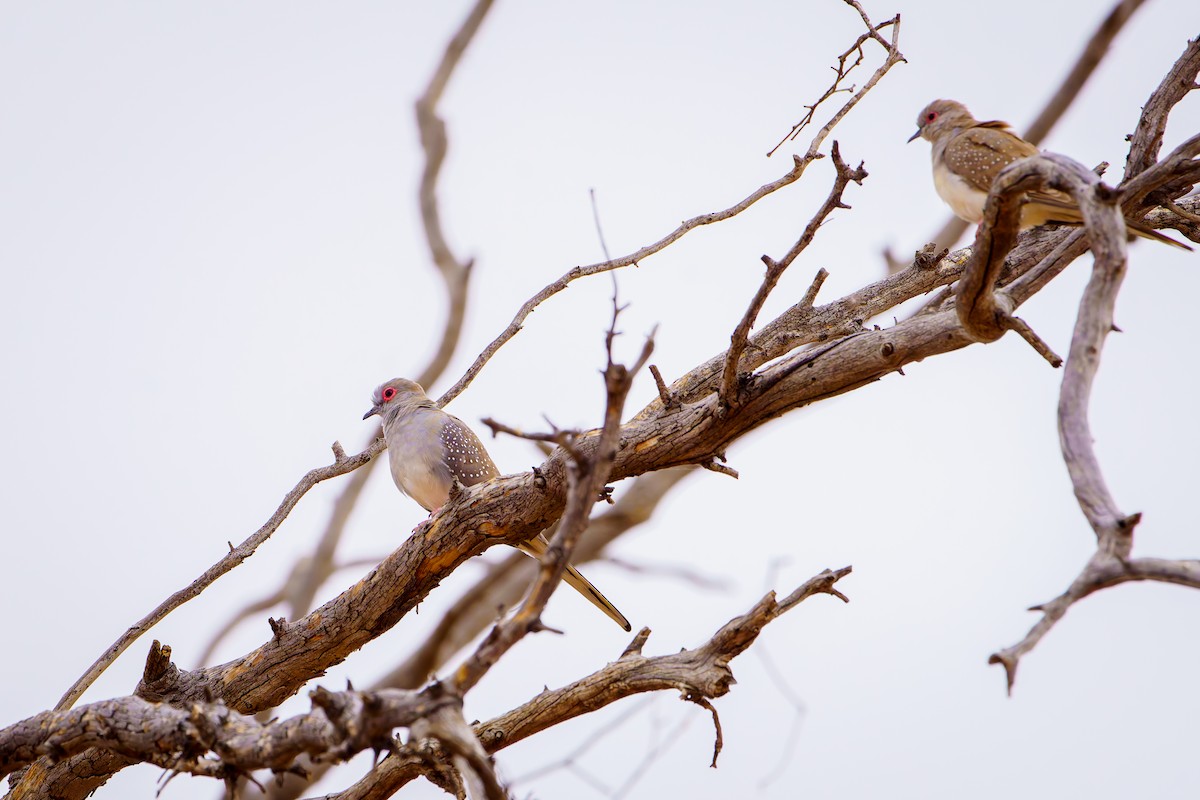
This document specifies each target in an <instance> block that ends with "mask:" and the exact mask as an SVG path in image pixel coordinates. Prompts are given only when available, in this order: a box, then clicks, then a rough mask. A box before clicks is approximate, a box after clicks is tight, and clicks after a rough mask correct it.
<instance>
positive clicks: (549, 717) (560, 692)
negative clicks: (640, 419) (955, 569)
mask: <svg viewBox="0 0 1200 800" xmlns="http://www.w3.org/2000/svg"><path fill="white" fill-rule="evenodd" d="M850 571H851V569H850V567H844V568H842V569H839V570H825V571H824V572H822V573H821V574H820V575H817V576H815V577H813V578H810V579H809V580H807V581H805V582H804V583H803V584H802V585H801V586H800V587H798V588H797V589H796V590H795V591H794V592H792V593H791V594H790V595H788V597H787V598H785V599H784V600H783V601H777V600H776V598H775V593H774V592H771V593H769V594H767V595H766V596H765V597H763V598H762V600H760V601H759V602H758V603H757V604H756V605H755V606H754V607H753V608H752V609H750V611H748V612H747V613H746V614H743V615H742V616H739V617H735V618H734V619H732V620H730V621H729V622H727V623H726V624H725V625H724V626H722V627H721V628H720V630H718V631H717V632H716V633H715V634H713V636H712V637H711V638H710V639H709V640H708V641H707V642H705V643H704V644H703V645H701V646H699V647H696V648H692V649H688V650H682V651H680V652H678V653H671V654H669V655H664V656H643V655H642V647H643V645H644V644H645V642H646V640H647V637H648V636H649V633H650V632H649V630H647V629H642V631H640V632H639V633H638V635H637V636H636V637H635V638H634V643H633V644H631V645H630V647H629V648H626V650H625V652H624V654H622V656H621V657H620V658H619V659H617V660H616V661H614V662H612V663H610V664H608V665H607V666H606V667H604V668H603V669H600V670H598V671H597V672H594V673H592V674H591V675H589V676H587V677H586V678H583V679H581V680H578V681H575V682H574V683H572V684H569V685H567V686H564V687H562V688H561V689H551V690H548V691H545V692H542V693H541V694H539V695H538V696H537V697H535V698H533V699H532V700H530V701H529V702H527V703H525V704H524V705H522V706H520V707H518V708H515V709H513V710H512V711H509V712H508V713H506V714H502V715H500V716H498V717H495V718H494V719H491V720H488V721H486V722H481V723H479V724H477V725H476V726H475V733H476V735H477V736H478V737H479V740H480V742H482V743H483V746H484V748H485V749H486V750H487V751H488V752H489V753H495V752H498V751H500V750H502V749H504V748H506V747H508V746H510V745H513V744H516V743H517V742H520V741H522V740H524V739H528V738H529V737H530V736H534V735H535V734H538V733H541V732H542V731H545V730H548V729H550V728H553V727H554V726H556V725H559V724H561V723H563V722H566V721H567V720H570V719H574V718H575V717H578V716H580V715H582V714H587V713H591V712H592V711H595V710H597V709H600V708H603V707H605V706H607V705H610V704H612V703H614V702H616V701H618V700H621V699H623V698H626V697H632V696H633V695H636V694H641V693H644V692H656V691H663V690H676V691H678V692H680V693H681V697H682V699H685V700H689V699H691V698H696V699H703V700H705V701H710V700H714V699H716V698H718V697H722V696H724V695H725V694H728V693H729V690H730V689H731V688H732V686H733V683H734V680H733V672H732V670H731V669H730V666H729V664H730V662H731V661H732V660H733V659H734V658H736V657H737V656H738V655H739V654H741V653H743V652H745V651H746V649H747V648H749V647H750V645H752V644H753V643H754V641H755V640H756V639H757V637H758V635H759V633H761V632H762V629H763V628H764V627H766V626H767V625H768V624H770V623H771V622H772V621H774V620H776V619H778V618H779V617H780V616H781V615H782V614H784V613H786V612H787V611H789V610H791V609H792V608H794V607H795V606H796V605H798V604H799V603H800V602H802V601H803V600H805V599H807V598H809V597H812V596H813V595H816V594H831V595H833V596H835V597H838V598H839V599H841V600H843V601H846V597H845V595H843V594H842V593H841V592H840V591H838V590H837V589H836V588H835V584H836V583H837V582H838V581H839V580H841V579H842V578H844V577H845V576H846V575H848V574H850ZM847 602H848V601H847ZM709 707H710V709H711V705H710V706H709ZM421 774H422V769H421V759H420V758H419V757H417V756H416V754H414V753H412V752H410V750H409V748H408V747H407V746H405V747H401V748H400V749H399V750H398V751H397V752H396V753H395V754H394V755H392V756H391V757H389V758H387V759H385V760H384V761H383V762H382V763H381V764H380V765H379V767H378V768H377V769H375V770H374V771H372V772H371V773H370V774H368V775H366V776H364V777H363V778H362V779H360V780H359V781H358V783H356V784H354V785H353V786H351V787H349V788H348V789H346V790H345V791H344V792H340V793H338V794H336V795H332V796H331V797H332V798H336V799H337V800H367V799H368V798H386V797H391V796H392V795H393V794H394V793H395V792H396V791H398V790H399V789H400V788H401V787H402V786H404V785H405V784H406V783H408V782H409V781H411V780H413V779H414V778H416V777H418V776H419V775H421Z"/></svg>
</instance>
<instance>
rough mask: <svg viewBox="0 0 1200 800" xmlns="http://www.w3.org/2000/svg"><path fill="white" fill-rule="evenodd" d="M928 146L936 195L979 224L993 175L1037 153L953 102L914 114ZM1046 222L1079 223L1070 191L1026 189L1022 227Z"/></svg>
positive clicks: (1144, 231) (1142, 228)
mask: <svg viewBox="0 0 1200 800" xmlns="http://www.w3.org/2000/svg"><path fill="white" fill-rule="evenodd" d="M917 137H920V138H922V139H925V140H926V141H928V142H929V143H930V144H931V145H933V146H932V148H931V150H930V156H931V160H932V163H933V185H934V188H935V189H936V190H937V193H938V196H939V197H941V198H942V200H944V201H945V202H946V205H948V206H950V210H951V211H953V212H954V213H955V215H956V216H958V217H959V218H960V219H964V220H966V221H967V222H974V223H978V222H980V220H982V219H983V207H984V204H985V203H986V202H987V196H988V192H989V191H991V188H992V183H993V182H994V181H995V180H996V176H997V175H999V174H1000V172H1001V171H1002V170H1003V169H1004V168H1005V167H1007V166H1008V165H1009V164H1011V163H1013V162H1014V161H1017V160H1019V159H1022V158H1028V157H1029V156H1033V155H1037V153H1038V149H1037V147H1035V146H1034V145H1032V144H1030V143H1029V142H1027V141H1025V140H1024V139H1022V138H1021V137H1020V136H1017V135H1016V134H1015V133H1013V132H1012V131H1011V130H1009V124H1008V123H1007V122H1000V121H999V120H989V121H987V122H981V121H979V120H977V119H975V117H974V116H972V115H971V112H970V111H968V110H967V107H966V106H964V105H963V104H962V103H959V102H957V101H954V100H934V101H933V102H932V103H930V104H929V105H927V106H925V108H923V109H921V113H920V114H918V115H917V132H916V133H914V134H913V135H912V136H911V137H909V141H910V142H911V141H912V140H913V139H916V138H917ZM1048 222H1055V223H1063V224H1068V225H1079V224H1081V223H1082V222H1083V214H1082V213H1081V212H1080V211H1079V207H1078V206H1077V205H1076V204H1075V201H1074V200H1072V199H1071V197H1070V195H1068V194H1065V193H1063V192H1057V191H1043V192H1029V193H1028V194H1027V195H1026V198H1025V203H1024V204H1023V205H1022V206H1021V227H1022V228H1032V227H1033V226H1035V225H1044V224H1046V223H1048ZM1125 225H1126V229H1127V230H1128V231H1129V232H1130V233H1133V234H1136V235H1138V236H1142V237H1144V238H1146V239H1153V240H1155V241H1157V242H1163V243H1164V244H1170V245H1174V246H1175V247H1181V248H1183V249H1184V250H1191V249H1192V248H1191V247H1188V246H1187V245H1185V244H1182V243H1180V242H1177V241H1175V240H1174V239H1172V238H1171V237H1169V236H1164V235H1163V234H1161V233H1159V232H1158V231H1156V230H1154V229H1153V228H1151V227H1149V226H1147V225H1145V224H1143V223H1140V222H1136V221H1130V220H1126V222H1125Z"/></svg>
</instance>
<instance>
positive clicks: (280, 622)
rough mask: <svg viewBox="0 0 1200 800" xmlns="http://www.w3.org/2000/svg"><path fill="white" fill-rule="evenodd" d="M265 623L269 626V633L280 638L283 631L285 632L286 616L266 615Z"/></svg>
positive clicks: (286, 626) (286, 625) (286, 627)
mask: <svg viewBox="0 0 1200 800" xmlns="http://www.w3.org/2000/svg"><path fill="white" fill-rule="evenodd" d="M267 624H268V625H270V626H271V635H273V636H274V637H275V638H276V639H279V638H281V637H282V636H283V635H284V634H285V633H287V629H288V621H287V617H280V618H279V619H275V618H274V617H267Z"/></svg>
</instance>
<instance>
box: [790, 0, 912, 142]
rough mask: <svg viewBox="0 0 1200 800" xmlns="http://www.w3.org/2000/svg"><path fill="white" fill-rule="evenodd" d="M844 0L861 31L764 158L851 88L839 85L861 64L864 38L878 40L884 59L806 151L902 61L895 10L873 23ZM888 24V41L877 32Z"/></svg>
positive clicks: (850, 1)
mask: <svg viewBox="0 0 1200 800" xmlns="http://www.w3.org/2000/svg"><path fill="white" fill-rule="evenodd" d="M844 2H845V3H846V5H848V6H850V7H851V8H853V9H854V10H855V11H857V12H858V16H859V17H860V18H861V19H862V21H863V24H864V25H866V27H867V30H866V32H865V33H863V34H861V35H860V36H859V37H858V38H857V39H855V41H854V44H852V45H850V46H849V47H848V48H846V50H845V52H843V53H842V54H841V55H840V56H838V63H837V66H835V67H833V73H834V79H833V82H832V83H831V84H830V85H829V87H828V88H827V89H826V90H825V91H824V92H823V93H822V94H821V96H820V97H818V98H817V99H816V101H815V102H814V103H812V104H811V105H806V106H804V108H805V109H806V111H805V113H804V116H803V117H802V118H801V119H800V121H799V122H797V123H796V124H795V125H793V126H792V129H791V130H790V131H788V133H787V135H786V136H784V137H783V138H782V139H780V140H779V143H778V144H776V145H775V146H774V147H772V148H771V149H770V150H769V151H768V152H767V157H768V158H770V157H771V156H773V155H775V153H776V152H777V151H778V150H779V148H780V147H783V145H784V144H786V143H787V142H789V141H793V140H795V138H796V137H797V136H799V135H800V133H801V132H802V131H803V130H804V129H805V128H807V127H808V126H809V125H810V124H812V121H813V119H814V118H815V117H816V114H817V109H818V108H820V106H821V104H822V103H824V102H825V101H826V100H828V99H829V98H831V97H833V96H834V95H835V94H849V93H852V92H854V87H853V86H848V87H843V86H842V81H844V80H845V79H846V78H847V77H849V75H850V73H851V72H853V71H854V69H855V68H856V67H858V66H859V65H861V64H862V62H863V59H864V58H865V57H866V54H865V53H864V52H863V45H864V44H866V43H867V42H868V41H875V42H878V43H879V44H880V45H882V46H883V49H884V50H886V51H887V58H886V59H884V63H883V66H881V67H880V68H879V69H877V70H876V71H875V73H874V74H873V75H872V76H871V78H870V79H869V80H868V81H867V83H866V85H864V86H863V88H862V90H861V91H859V92H858V93H857V94H855V95H854V96H853V97H852V98H851V99H850V100H848V101H847V102H846V104H845V105H843V106H842V107H841V108H840V109H838V111H837V113H835V114H834V115H833V118H832V119H830V121H829V123H828V124H827V125H826V126H825V128H822V129H821V131H820V132H818V134H817V136H816V137H814V139H813V141H812V144H811V145H810V146H809V152H810V153H811V152H815V151H816V149H817V148H819V147H820V146H821V142H823V141H824V140H825V138H826V137H827V136H828V135H829V131H831V130H833V126H834V125H836V124H837V123H838V121H839V120H841V118H842V117H844V116H845V115H846V114H847V113H849V111H850V109H851V108H853V107H854V106H855V104H857V103H858V101H859V100H861V99H862V97H863V95H865V94H866V93H867V92H868V91H870V89H871V87H872V86H874V85H875V84H876V83H878V82H879V79H880V78H882V77H883V76H884V75H885V74H887V71H888V70H889V69H891V68H892V67H893V66H895V65H896V64H898V63H900V62H901V61H904V56H903V55H902V54H901V53H900V51H899V50H898V49H897V44H898V43H899V41H900V15H899V14H897V15H896V16H894V17H892V18H891V19H889V20H887V21H886V22H882V23H880V24H879V25H876V24H874V23H873V22H871V20H870V18H869V17H868V16H867V12H866V11H865V10H864V9H863V7H862V5H860V4H859V3H858V2H856V0H844ZM888 27H890V28H892V40H891V41H890V42H889V41H887V40H886V39H884V38H883V36H881V35H880V33H879V32H880V31H881V30H883V29H884V28H888ZM852 55H853V56H855V58H854V61H853V62H852V63H851V64H850V65H849V66H847V65H846V62H847V61H848V60H849V58H850V56H852Z"/></svg>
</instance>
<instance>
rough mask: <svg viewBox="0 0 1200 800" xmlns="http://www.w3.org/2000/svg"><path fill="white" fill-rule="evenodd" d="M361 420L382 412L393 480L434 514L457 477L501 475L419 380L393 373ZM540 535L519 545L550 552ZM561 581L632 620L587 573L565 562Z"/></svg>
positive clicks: (473, 480)
mask: <svg viewBox="0 0 1200 800" xmlns="http://www.w3.org/2000/svg"><path fill="white" fill-rule="evenodd" d="M371 403H372V405H371V410H370V411H368V412H367V413H366V414H364V415H363V419H367V418H368V417H373V416H375V415H379V417H380V418H381V419H382V420H383V437H384V439H385V440H386V441H387V446H388V459H389V462H390V464H391V468H392V480H394V481H395V482H396V486H397V487H398V488H399V489H400V491H401V492H403V493H404V494H406V495H408V496H409V497H411V498H412V499H413V500H416V501H417V503H419V504H420V505H421V507H422V508H424V509H425V510H426V511H428V512H430V513H431V514H432V513H433V512H435V511H437V510H438V509H439V508H441V507H442V506H443V505H445V503H446V500H447V499H449V497H450V487H451V486H452V485H453V483H454V481H455V480H457V481H458V482H459V483H461V484H462V485H463V486H474V485H475V484H477V483H483V482H484V481H489V480H491V479H492V478H495V477H497V476H499V475H500V470H498V469H496V465H495V464H494V463H493V462H492V459H491V456H489V455H488V453H487V450H485V449H484V447H483V442H481V441H479V437H478V436H476V435H475V432H474V431H472V430H471V429H470V428H468V427H467V426H466V425H465V424H464V423H463V421H462V420H460V419H459V418H458V417H455V416H453V415H451V414H447V413H446V412H445V411H442V410H441V409H440V408H438V407H437V406H436V405H435V404H434V402H433V401H432V400H430V399H429V398H428V397H427V396H426V395H425V390H424V389H422V388H421V385H420V384H419V383H415V382H413V381H410V380H406V379H404V378H393V379H392V380H390V381H388V382H387V383H385V384H382V385H381V386H379V387H378V388H377V389H375V393H374V394H373V395H372V396H371ZM548 545H549V542H547V541H546V537H545V536H544V535H542V534H540V533H539V534H538V535H537V536H536V537H535V538H533V539H530V540H529V541H528V542H524V543H522V544H519V545H517V548H518V549H519V550H521V552H523V553H526V554H528V555H530V556H532V557H534V558H537V557H538V556H540V555H542V554H543V553H545V552H546V548H547V546H548ZM563 580H564V581H565V582H566V583H567V585H569V586H570V587H571V588H572V589H575V590H576V591H577V592H579V593H580V594H581V595H583V596H584V597H586V598H587V599H588V600H589V601H590V602H591V603H592V605H594V606H596V607H597V608H599V609H600V610H601V611H603V612H604V613H605V614H607V615H608V616H609V617H610V618H611V619H612V620H613V621H614V622H616V623H617V624H618V625H620V626H621V627H622V628H624V629H625V630H630V626H629V620H627V619H625V616H624V615H623V614H622V613H621V612H620V611H618V610H617V608H616V606H614V605H613V604H612V603H610V602H609V601H608V598H606V597H605V596H604V595H602V594H600V591H599V590H598V589H597V588H596V587H595V586H593V585H592V584H591V583H590V582H589V581H588V579H587V578H585V577H583V576H582V575H580V574H579V571H578V570H577V569H575V568H574V567H572V566H569V565H568V566H567V569H566V572H564V573H563Z"/></svg>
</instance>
